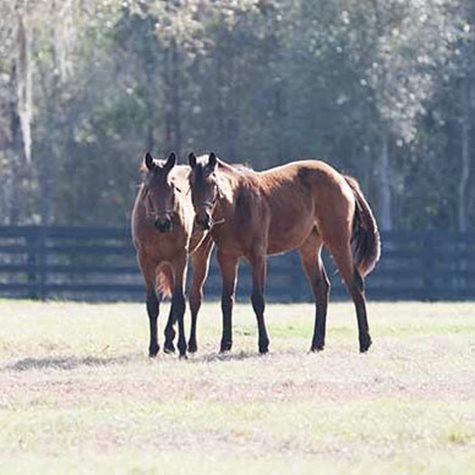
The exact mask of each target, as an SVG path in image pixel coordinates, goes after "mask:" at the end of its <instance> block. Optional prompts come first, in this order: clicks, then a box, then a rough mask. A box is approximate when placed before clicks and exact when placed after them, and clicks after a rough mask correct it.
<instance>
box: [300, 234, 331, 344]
mask: <svg viewBox="0 0 475 475" xmlns="http://www.w3.org/2000/svg"><path fill="white" fill-rule="evenodd" d="M321 250H322V242H321V240H320V238H319V237H318V235H317V233H316V231H313V232H312V234H311V235H310V236H309V237H308V238H307V240H306V241H305V243H304V244H303V246H301V247H300V249H299V253H300V259H301V261H302V267H303V269H304V271H305V275H306V276H307V280H308V282H309V284H310V287H311V289H312V292H313V295H314V298H315V325H314V329H313V338H312V345H311V347H310V351H322V350H323V349H324V347H325V332H326V319H327V308H328V298H329V295H330V281H329V280H328V276H327V273H326V271H325V267H324V265H323V262H322V258H321Z"/></svg>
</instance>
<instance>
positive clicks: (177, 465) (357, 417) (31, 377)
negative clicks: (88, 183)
mask: <svg viewBox="0 0 475 475" xmlns="http://www.w3.org/2000/svg"><path fill="white" fill-rule="evenodd" d="M167 312H168V307H167V306H166V308H163V311H162V314H161V316H160V319H161V324H162V327H161V328H162V330H161V332H162V331H163V324H164V321H165V320H166V318H164V317H166V316H167ZM266 314H267V322H268V326H269V333H270V336H271V353H270V354H269V355H266V356H264V357H262V356H259V355H258V354H257V341H256V325H255V321H254V317H253V315H252V311H251V308H250V305H238V306H237V307H236V311H235V318H234V349H233V352H232V353H230V354H226V355H219V354H218V353H217V346H218V342H219V336H220V321H221V318H220V311H219V304H217V303H211V304H206V305H204V307H203V310H202V312H201V316H200V322H199V341H198V343H199V352H198V353H197V354H196V355H193V356H191V357H190V358H189V359H188V360H186V361H185V360H179V359H178V358H177V357H176V356H175V355H165V354H163V353H162V352H160V353H159V356H158V357H157V358H156V359H155V360H149V359H148V358H147V356H146V355H147V343H148V342H147V338H148V325H147V319H146V316H145V310H144V307H143V305H139V304H108V305H106V304H97V305H91V304H77V303H67V302H52V303H46V304H44V303H34V302H18V301H0V427H1V430H0V473H78V472H79V473H111V472H113V473H167V474H172V475H173V474H175V473H176V474H181V473H183V474H184V473H187V474H189V473H206V474H218V473H219V474H220V475H221V474H233V473H246V474H251V475H252V474H261V473H271V474H274V473H275V474H280V473H282V474H301V473H325V474H327V473H330V474H331V473H337V474H381V473H409V474H420V473H428V474H429V473H430V474H434V473H435V474H447V473H449V474H450V473H453V474H455V473H463V474H465V473H474V472H475V394H474V381H475V366H474V364H473V362H474V360H475V358H474V357H475V306H474V305H472V304H455V303H454V304H420V303H396V304H395V303H390V304H384V303H375V304H370V305H369V319H370V325H371V328H372V335H373V339H374V342H375V343H374V346H373V347H372V348H371V350H370V351H369V353H368V354H365V355H360V354H359V353H358V345H357V334H356V318H355V315H354V310H353V307H352V305H350V304H347V303H332V304H331V305H330V311H329V316H328V324H327V327H328V334H327V348H326V350H325V351H324V352H322V353H319V354H309V353H308V348H309V346H310V340H311V335H312V328H313V314H314V309H313V306H312V305H268V306H267V309H266ZM160 337H161V342H162V340H163V338H162V335H160Z"/></svg>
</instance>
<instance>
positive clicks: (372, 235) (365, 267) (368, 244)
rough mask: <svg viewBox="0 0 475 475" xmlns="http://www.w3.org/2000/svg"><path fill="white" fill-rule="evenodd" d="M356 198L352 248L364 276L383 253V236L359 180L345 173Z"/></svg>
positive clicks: (357, 264) (356, 262)
mask: <svg viewBox="0 0 475 475" xmlns="http://www.w3.org/2000/svg"><path fill="white" fill-rule="evenodd" d="M343 176H344V177H345V180H346V181H347V183H348V185H350V188H351V189H352V191H353V194H354V195H355V199H356V210H355V217H354V219H353V233H352V235H351V250H352V252H353V258H354V260H355V264H356V267H357V269H358V271H359V272H360V274H361V276H362V277H365V276H366V275H368V274H369V273H370V272H371V271H372V270H373V269H374V266H375V265H376V263H377V262H378V260H379V257H380V255H381V238H380V236H379V231H378V226H377V224H376V220H375V218H374V215H373V212H372V211H371V208H370V207H369V204H368V202H367V201H366V199H365V197H364V196H363V192H362V191H361V188H360V186H359V184H358V182H357V181H356V180H355V179H354V178H353V177H351V176H347V175H343Z"/></svg>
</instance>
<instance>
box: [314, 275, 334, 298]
mask: <svg viewBox="0 0 475 475" xmlns="http://www.w3.org/2000/svg"><path fill="white" fill-rule="evenodd" d="M315 289H316V290H317V292H318V294H320V295H321V294H323V295H326V296H328V294H329V293H330V289H331V284H330V281H329V280H328V277H327V276H326V275H325V274H324V275H323V276H322V277H321V278H320V279H318V280H317V282H316V283H315Z"/></svg>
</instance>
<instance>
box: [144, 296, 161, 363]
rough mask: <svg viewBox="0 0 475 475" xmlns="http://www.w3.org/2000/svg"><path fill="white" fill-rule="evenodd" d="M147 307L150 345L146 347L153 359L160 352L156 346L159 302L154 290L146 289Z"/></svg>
mask: <svg viewBox="0 0 475 475" xmlns="http://www.w3.org/2000/svg"><path fill="white" fill-rule="evenodd" d="M146 305H147V314H148V321H149V327H150V343H149V345H148V356H150V358H153V357H155V356H157V353H158V352H159V350H160V345H159V344H158V332H157V320H158V313H159V300H158V298H157V294H156V293H155V289H154V288H148V289H147V297H146Z"/></svg>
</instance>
